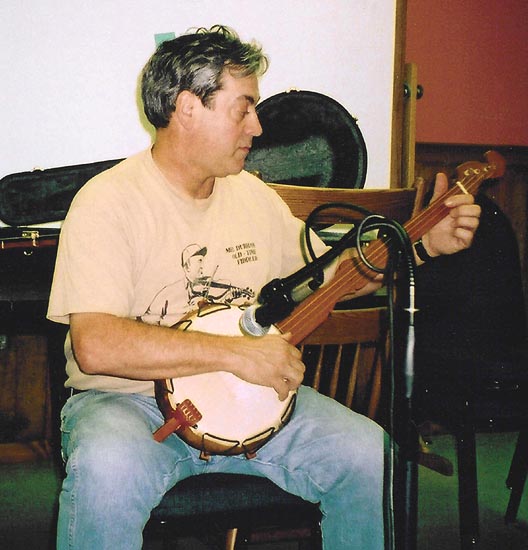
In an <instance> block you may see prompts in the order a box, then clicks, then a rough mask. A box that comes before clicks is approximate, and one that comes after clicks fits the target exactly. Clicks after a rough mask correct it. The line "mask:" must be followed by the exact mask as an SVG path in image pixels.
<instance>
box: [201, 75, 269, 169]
mask: <svg viewBox="0 0 528 550" xmlns="http://www.w3.org/2000/svg"><path fill="white" fill-rule="evenodd" d="M258 100H259V89H258V80H257V77H256V76H248V77H241V78H236V77H234V76H232V75H231V74H230V73H229V71H225V72H224V75H223V77H222V89H221V90H219V91H218V92H216V94H215V95H214V98H213V100H212V104H211V106H210V107H203V106H201V107H202V108H201V109H200V108H199V109H198V111H197V112H196V115H197V118H196V125H195V127H194V128H195V130H196V134H195V136H196V140H195V143H196V147H197V148H198V150H197V162H198V163H199V164H200V165H201V166H202V168H203V170H204V172H205V173H206V177H211V176H215V177H223V176H227V175H230V174H238V173H239V172H240V171H241V170H242V169H243V168H244V162H245V160H246V157H247V155H248V153H249V151H250V149H251V143H252V141H253V138H254V137H255V136H259V135H260V134H262V127H261V126H260V122H259V120H258V116H257V113H256V110H255V107H256V104H257V102H258Z"/></svg>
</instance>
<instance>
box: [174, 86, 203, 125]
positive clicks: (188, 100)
mask: <svg viewBox="0 0 528 550" xmlns="http://www.w3.org/2000/svg"><path fill="white" fill-rule="evenodd" d="M197 101H200V99H199V98H198V97H197V96H195V95H194V94H193V93H191V92H189V91H187V90H184V91H183V92H180V93H179V94H178V97H177V98H176V110H175V111H174V116H176V117H177V118H178V122H179V123H180V124H181V125H182V126H183V127H184V128H189V127H190V126H191V125H192V123H193V115H195V114H196V113H195V109H196V106H197V105H196V102H197Z"/></svg>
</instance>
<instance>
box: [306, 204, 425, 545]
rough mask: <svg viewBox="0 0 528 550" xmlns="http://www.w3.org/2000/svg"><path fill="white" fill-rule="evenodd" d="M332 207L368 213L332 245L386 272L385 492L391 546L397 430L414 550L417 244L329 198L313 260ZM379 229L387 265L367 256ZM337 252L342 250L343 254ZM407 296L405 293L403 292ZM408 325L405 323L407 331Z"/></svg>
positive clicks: (310, 224)
mask: <svg viewBox="0 0 528 550" xmlns="http://www.w3.org/2000/svg"><path fill="white" fill-rule="evenodd" d="M331 208H334V209H335V208H339V209H345V210H350V211H354V212H356V213H357V212H359V213H360V214H362V215H364V218H363V219H362V220H361V221H360V222H359V223H358V224H357V227H356V225H355V224H354V226H353V227H352V228H351V229H350V230H349V231H347V232H346V233H345V234H344V235H343V237H341V238H340V239H339V241H338V242H337V243H335V245H334V246H332V249H333V250H335V251H339V252H338V254H340V253H341V252H342V251H343V250H345V249H346V248H350V247H351V246H354V247H355V249H356V250H357V254H358V258H359V259H360V260H361V262H362V263H363V264H364V265H365V266H366V267H367V268H368V269H369V270H371V271H373V272H374V273H379V274H383V276H384V284H385V286H386V289H387V293H386V309H387V323H388V334H389V338H388V346H389V350H388V351H389V360H388V367H389V377H390V378H389V384H390V391H389V392H388V396H389V403H388V407H389V415H388V432H389V449H388V460H387V464H386V466H385V476H386V484H385V485H386V488H385V490H384V494H385V498H384V500H385V509H386V516H385V517H386V536H387V539H388V540H387V547H388V548H392V547H393V546H394V544H395V542H394V537H395V519H394V514H395V502H394V486H395V485H394V484H395V477H394V472H395V464H396V463H398V461H397V459H396V442H395V435H396V436H400V437H401V445H400V456H402V460H401V465H402V468H403V470H402V477H401V479H398V480H397V482H399V483H401V485H400V486H399V487H400V490H401V491H402V497H403V508H402V510H401V513H402V516H399V517H400V518H401V522H402V537H403V540H402V542H403V548H406V549H407V548H408V549H414V548H415V537H416V518H417V510H416V494H417V465H416V455H415V452H416V451H417V450H418V447H417V444H418V439H417V434H416V433H415V430H413V429H412V420H413V419H412V395H413V388H414V345H415V329H414V323H415V313H416V312H417V309H416V301H415V300H416V281H415V268H416V264H415V259H414V253H413V247H412V243H411V241H410V238H409V235H408V234H407V231H406V230H405V228H404V227H403V226H402V225H401V224H400V223H398V222H397V221H395V220H390V219H388V218H386V217H384V216H380V215H378V214H374V213H372V212H370V211H368V210H367V209H365V208H363V207H359V206H357V205H352V204H349V203H338V202H335V203H328V204H323V205H320V206H319V207H317V208H315V209H314V210H313V211H312V212H311V213H310V215H309V216H308V218H307V220H306V227H305V242H306V247H307V250H308V253H309V254H310V256H311V258H312V260H314V261H316V260H317V257H316V255H315V252H314V248H313V245H312V241H311V232H310V230H314V231H315V229H314V227H315V220H316V219H317V216H319V215H320V213H321V212H322V211H324V210H327V209H331ZM373 230H377V231H378V235H379V238H381V239H383V241H384V242H385V244H386V245H387V250H388V257H387V263H386V265H385V266H378V265H374V264H373V263H372V262H371V261H370V260H369V259H368V258H367V257H366V254H365V251H364V248H363V245H362V242H363V241H364V235H365V233H367V232H370V231H373ZM338 254H337V255H338ZM399 268H401V269H402V270H403V271H404V272H405V275H406V276H407V282H408V289H407V290H408V293H407V304H404V306H405V305H406V306H407V307H404V308H403V310H404V311H405V312H407V314H408V315H407V325H406V327H405V328H406V335H405V337H406V340H405V347H404V353H403V357H402V363H403V365H402V366H403V368H402V372H400V374H401V375H402V381H401V382H402V383H401V386H402V392H401V395H400V399H401V402H399V403H398V407H399V411H400V412H401V418H400V419H399V420H400V422H399V429H396V421H395V417H394V413H395V407H396V387H397V386H398V387H399V384H398V383H397V377H396V353H397V351H396V346H395V334H394V333H395V308H394V299H393V296H394V292H395V275H396V272H397V271H398V269H399ZM403 294H404V296H405V293H403ZM403 328H404V325H403V324H402V330H403ZM395 429H396V432H397V434H395Z"/></svg>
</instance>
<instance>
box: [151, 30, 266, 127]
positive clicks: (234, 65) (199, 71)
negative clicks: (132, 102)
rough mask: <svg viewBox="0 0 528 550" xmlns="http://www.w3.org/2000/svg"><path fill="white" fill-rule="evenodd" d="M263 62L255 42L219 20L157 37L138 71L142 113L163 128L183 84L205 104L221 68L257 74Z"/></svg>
mask: <svg viewBox="0 0 528 550" xmlns="http://www.w3.org/2000/svg"><path fill="white" fill-rule="evenodd" d="M268 65H269V61H268V58H267V57H266V55H265V54H264V53H263V51H262V48H261V47H260V46H259V45H258V44H256V43H255V42H250V43H249V42H242V41H241V40H240V38H239V37H238V35H237V33H236V32H235V31H233V30H232V29H230V28H228V27H224V26H221V25H215V26H213V27H211V28H210V29H205V28H199V29H195V30H193V31H192V32H190V33H188V34H184V35H182V36H179V37H177V38H174V39H173V40H167V41H165V42H162V43H161V44H160V45H159V46H158V48H157V50H156V51H155V53H154V54H153V55H152V57H151V58H150V59H149V61H148V62H147V64H146V65H145V68H144V69H143V73H142V76H141V97H142V99H143V106H144V110H145V115H146V116H147V118H148V120H149V122H150V123H151V124H152V125H153V126H154V127H155V128H166V127H167V126H168V124H169V120H170V117H171V115H172V113H173V112H174V110H175V108H176V98H177V97H178V95H179V94H180V92H182V91H184V90H188V91H190V92H192V93H193V94H195V95H196V96H198V97H199V98H200V100H201V102H202V104H203V105H204V106H206V107H210V106H211V104H212V101H213V98H214V95H215V93H216V92H217V91H218V90H220V89H221V88H222V75H223V73H224V71H225V70H229V72H230V74H233V75H234V76H237V77H246V76H250V75H256V76H261V75H263V74H264V73H265V72H266V70H267V68H268Z"/></svg>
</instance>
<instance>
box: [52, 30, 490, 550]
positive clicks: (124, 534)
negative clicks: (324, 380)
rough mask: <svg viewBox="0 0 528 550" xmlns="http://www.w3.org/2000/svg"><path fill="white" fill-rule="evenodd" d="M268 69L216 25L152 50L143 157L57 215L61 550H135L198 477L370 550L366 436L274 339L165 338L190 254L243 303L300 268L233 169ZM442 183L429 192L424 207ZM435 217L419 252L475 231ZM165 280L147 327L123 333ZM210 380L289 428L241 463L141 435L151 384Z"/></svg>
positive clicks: (452, 247) (297, 226)
mask: <svg viewBox="0 0 528 550" xmlns="http://www.w3.org/2000/svg"><path fill="white" fill-rule="evenodd" d="M266 68H267V59H266V57H265V56H264V55H263V53H262V51H261V49H260V48H259V47H258V46H257V45H255V44H247V43H242V42H241V41H240V40H239V39H238V37H237V36H236V34H235V33H233V32H232V31H230V30H229V29H226V28H223V27H214V28H212V29H211V30H210V31H206V30H205V29H200V30H199V31H197V32H194V33H191V34H187V35H184V36H182V37H179V38H176V39H174V40H172V41H169V42H165V43H163V44H162V45H161V46H160V47H159V48H158V50H157V51H156V53H155V54H154V55H153V56H152V58H151V59H150V60H149V62H148V63H147V65H146V67H145V69H144V71H143V76H142V95H143V102H144V106H145V112H146V115H147V117H148V119H149V120H150V121H151V123H152V124H153V125H154V126H155V127H156V139H155V143H154V145H153V147H152V148H151V149H149V150H147V151H144V152H142V153H140V154H138V155H135V156H133V157H131V158H129V159H127V160H125V161H124V162H122V163H120V164H119V165H117V166H116V167H114V168H112V169H110V170H109V171H107V172H105V173H103V174H100V175H99V176H97V177H96V178H94V179H93V180H92V181H91V182H89V183H88V184H87V185H86V186H85V187H84V188H83V189H82V190H81V191H80V193H79V194H78V195H77V197H76V198H75V199H74V201H73V203H72V205H71V208H70V211H69V213H68V216H67V218H66V220H65V223H64V226H63V229H62V233H61V242H60V247H59V253H58V260H57V267H56V272H55V277H54V283H53V289H52V295H51V299H50V306H49V317H50V318H51V319H52V320H55V321H58V322H62V323H69V325H70V331H69V335H68V337H67V340H66V344H65V353H66V357H67V372H68V381H67V385H68V386H70V387H72V388H74V390H75V391H74V392H72V393H73V394H74V395H72V397H71V398H70V399H69V400H68V402H67V404H66V405H65V407H64V409H63V412H62V431H63V453H64V457H65V459H66V461H67V462H66V470H67V477H66V479H65V480H64V483H63V488H62V492H61V497H60V512H59V522H58V548H59V549H64V548H75V549H80V548H87V549H93V548H126V549H127V550H128V549H139V548H140V547H141V544H142V529H143V527H144V525H145V523H146V522H147V520H148V518H149V514H150V511H151V509H152V508H154V507H155V506H156V505H157V504H158V502H159V501H160V500H161V498H162V497H163V495H164V494H165V492H166V491H167V490H168V489H170V488H171V487H172V486H173V485H174V484H175V483H177V482H178V481H179V480H181V479H183V478H185V477H188V476H191V475H196V474H201V473H206V472H232V473H250V474H255V475H260V476H266V477H269V478H270V479H272V480H273V481H274V482H275V483H277V484H278V485H280V486H281V487H283V488H284V489H286V490H287V491H290V492H292V493H295V494H298V495H301V496H302V497H303V498H305V499H307V500H310V501H313V502H320V503H321V509H322V512H323V518H324V519H323V522H322V529H323V540H324V547H325V548H326V549H327V550H328V549H329V550H339V549H345V548H347V549H350V548H358V549H361V550H368V549H380V548H383V545H384V533H383V506H382V495H383V445H384V433H383V431H382V429H381V428H380V427H379V426H377V425H376V424H375V423H374V422H372V421H371V420H369V419H367V418H365V417H363V416H361V415H358V414H356V413H354V412H352V411H350V410H349V409H347V408H345V407H343V406H341V405H339V404H338V403H336V402H335V401H333V400H331V399H328V398H326V397H323V396H321V395H319V394H317V393H316V392H315V391H313V390H311V389H310V388H307V387H304V386H301V382H302V379H303V372H304V365H303V363H302V361H301V356H300V353H299V351H298V350H297V349H296V348H295V347H294V346H292V345H290V343H289V342H288V339H289V335H287V334H286V335H271V334H270V335H266V336H263V337H261V338H254V337H238V338H232V337H228V336H218V335H214V334H206V333H200V332H197V331H195V332H181V331H176V330H173V329H171V328H169V327H170V326H172V325H173V324H174V323H176V322H177V321H178V320H179V319H180V318H181V316H182V315H183V314H184V313H185V312H186V311H187V309H188V300H189V294H188V289H187V287H186V283H185V280H186V279H185V276H181V275H182V273H181V272H178V271H177V269H178V266H179V265H181V257H182V254H183V252H184V251H185V250H186V249H187V250H188V248H187V247H189V246H190V245H192V244H196V243H199V246H200V248H206V249H207V255H204V256H202V258H201V259H202V260H203V266H202V268H203V272H204V273H214V276H212V279H215V278H216V279H218V280H220V279H223V280H228V281H230V283H231V284H233V285H235V286H236V287H238V288H241V289H242V288H243V289H248V292H252V293H254V294H255V295H256V294H258V291H259V289H260V288H261V287H262V286H263V285H264V284H265V283H266V282H268V281H270V280H271V279H273V278H276V277H284V276H286V275H289V274H290V273H292V272H294V271H296V270H297V269H299V268H300V267H301V266H302V265H303V255H302V251H301V250H300V247H299V234H300V231H301V230H302V223H301V222H300V221H299V220H297V219H295V218H293V217H292V215H291V213H290V212H289V209H288V208H287V207H286V205H285V204H284V203H283V202H282V201H281V200H280V199H279V198H278V196H277V195H276V194H275V193H274V192H273V191H272V190H271V189H270V188H269V187H267V186H266V185H265V184H264V183H262V182H261V181H259V180H258V179H257V178H254V177H253V176H251V175H249V174H248V173H246V172H244V171H243V167H244V160H245V158H246V156H247V155H248V153H249V150H250V148H251V143H252V139H253V137H255V136H258V135H260V133H261V131H262V130H261V126H260V124H259V120H258V117H257V114H256V110H255V106H256V104H257V102H258V101H259V89H258V78H259V77H260V76H261V75H262V74H263V73H264V72H265V70H266ZM446 183H447V182H446V181H445V177H439V178H438V182H437V186H436V187H437V194H441V193H442V192H443V191H444V189H445V186H446ZM447 205H448V206H449V208H450V214H449V216H447V217H446V218H445V219H444V220H443V221H441V222H440V223H439V224H438V225H437V226H436V227H435V228H434V229H433V230H431V231H430V232H429V233H428V234H426V235H424V237H423V243H424V245H425V247H426V249H427V252H428V253H429V254H430V255H432V256H434V255H438V254H443V253H444V254H445V253H453V252H457V251H458V250H460V249H462V248H465V247H467V246H469V244H470V243H471V240H472V238H473V233H474V231H475V228H476V226H477V225H478V216H479V209H478V207H475V206H474V205H473V204H472V198H471V197H468V196H465V195H464V196H462V195H461V196H456V197H453V198H451V199H450V200H449V202H448V203H447ZM321 247H322V244H321V246H319V249H321ZM180 269H181V268H180ZM175 270H176V271H175ZM179 278H180V279H181V281H182V283H181V285H180V287H179V288H177V287H174V286H173V288H171V300H170V301H167V307H164V308H163V314H162V315H160V316H159V317H158V318H155V319H151V323H143V322H138V321H137V320H136V319H138V318H140V317H141V315H143V314H144V313H145V311H147V310H148V308H149V304H151V303H152V301H153V299H154V298H155V297H156V296H157V295H158V293H159V292H160V291H161V290H162V289H164V288H165V287H167V285H170V284H171V283H173V282H174V281H176V280H178V279H179ZM216 279H215V280H216ZM372 288H375V284H372V285H368V288H366V289H364V290H363V291H362V292H366V291H368V290H370V289H372ZM246 302H247V298H246V297H245V296H242V297H241V298H240V303H241V304H242V303H246ZM234 303H239V302H237V301H236V300H235V301H234ZM158 309H159V308H158ZM215 371H227V372H230V373H232V374H234V375H235V376H237V377H239V378H241V379H242V380H244V381H246V382H250V383H254V384H257V385H261V386H268V387H272V388H274V390H275V391H276V392H277V394H278V397H279V399H281V400H284V399H285V398H286V397H287V395H288V393H289V392H290V390H294V389H298V399H297V405H296V409H295V412H294V414H293V416H292V418H291V420H290V422H289V423H288V424H287V425H286V427H285V428H284V429H282V430H281V431H280V432H279V433H278V434H277V435H276V436H275V437H274V438H273V439H271V440H270V441H269V442H267V443H266V445H264V446H263V447H262V448H261V449H260V450H259V451H258V453H257V456H256V458H254V459H252V460H248V459H246V457H245V456H243V455H242V456H232V457H227V456H218V455H216V456H212V457H211V458H210V460H209V461H207V462H206V461H203V460H201V459H200V457H199V451H197V450H196V449H193V448H191V447H190V446H189V445H187V444H186V443H185V442H183V441H182V440H181V439H180V438H179V437H177V436H175V435H171V436H169V437H168V438H167V439H166V440H165V441H164V442H163V443H158V442H156V441H154V440H153V438H152V432H153V431H154V430H155V429H157V428H158V427H159V426H160V425H161V424H162V423H163V418H162V415H161V413H160V412H159V409H158V407H157V405H156V402H155V400H154V398H153V382H152V380H155V379H171V378H178V377H182V376H187V375H194V374H200V373H211V372H215Z"/></svg>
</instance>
